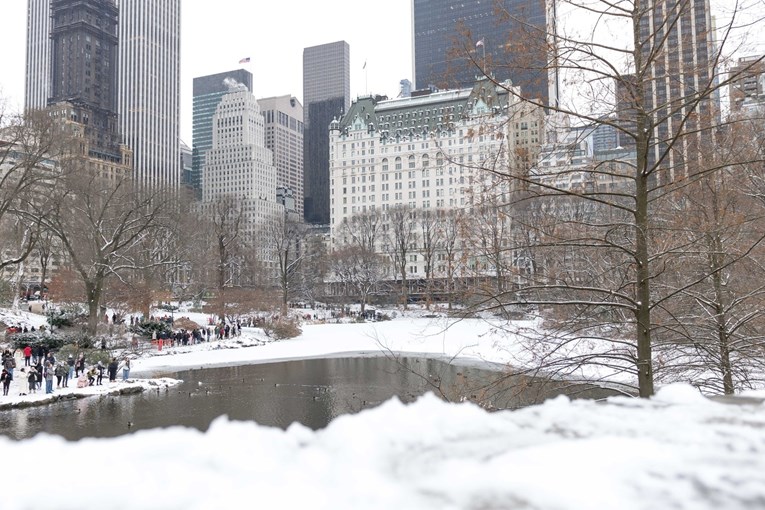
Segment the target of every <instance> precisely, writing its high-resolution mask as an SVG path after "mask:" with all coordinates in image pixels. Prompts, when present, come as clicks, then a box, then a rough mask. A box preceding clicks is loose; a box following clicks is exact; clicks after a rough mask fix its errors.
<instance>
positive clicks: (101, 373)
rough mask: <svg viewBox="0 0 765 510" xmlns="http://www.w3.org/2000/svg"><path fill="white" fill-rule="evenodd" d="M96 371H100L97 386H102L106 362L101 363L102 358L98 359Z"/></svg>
mask: <svg viewBox="0 0 765 510" xmlns="http://www.w3.org/2000/svg"><path fill="white" fill-rule="evenodd" d="M96 371H97V372H98V376H97V377H96V386H101V381H103V380H104V364H103V363H101V360H99V361H98V365H97V366H96Z"/></svg>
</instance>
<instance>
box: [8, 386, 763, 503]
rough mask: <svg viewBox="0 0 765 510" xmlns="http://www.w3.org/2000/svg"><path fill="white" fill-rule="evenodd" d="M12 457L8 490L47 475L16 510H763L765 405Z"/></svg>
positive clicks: (374, 412) (217, 436)
mask: <svg viewBox="0 0 765 510" xmlns="http://www.w3.org/2000/svg"><path fill="white" fill-rule="evenodd" d="M0 452H2V455H3V458H5V459H13V461H12V463H10V464H8V463H6V468H5V469H4V470H3V471H4V472H3V485H4V486H5V487H9V488H10V487H15V488H22V487H28V486H29V483H30V480H31V479H30V478H29V477H30V474H32V473H40V469H41V468H42V469H45V470H46V472H47V473H48V475H47V476H46V478H45V481H44V483H43V485H44V488H45V490H44V491H43V492H42V493H40V492H39V491H38V492H34V491H30V490H25V489H13V490H10V489H9V490H6V491H4V492H3V497H2V508H3V509H4V510H69V509H71V510H87V509H100V508H109V509H110V510H122V509H124V510H128V509H129V510H143V509H146V510H149V509H156V508H162V509H166V510H172V509H184V510H197V509H199V510H209V509H211V508H289V509H291V508H313V509H317V510H321V509H333V510H334V509H338V508H349V509H350V508H353V509H385V510H388V509H391V508H401V509H413V510H427V509H434V510H445V509H465V510H468V509H470V510H477V509H515V508H518V509H556V510H557V509H577V510H579V509H581V510H593V509H620V510H632V509H635V510H643V509H645V510H648V509H651V510H655V509H657V508H660V509H668V508H672V509H676V510H685V509H687V510H705V509H709V510H713V509H714V510H719V509H725V510H738V509H741V510H744V509H746V510H753V509H760V508H765V407H763V405H762V404H756V405H727V404H720V403H715V402H712V401H709V400H707V399H705V398H703V397H701V396H699V395H698V393H697V392H696V390H695V389H693V388H691V387H689V386H669V387H666V388H663V389H662V390H661V391H660V392H659V393H658V395H657V396H656V397H655V398H654V399H652V400H651V401H644V400H636V399H629V398H626V397H620V398H614V399H611V400H610V401H609V402H608V403H606V404H598V403H595V402H592V401H581V400H578V401H569V400H568V399H566V398H565V397H558V398H556V399H554V400H549V401H547V402H546V403H544V404H543V405H538V406H534V407H529V408H525V409H521V410H518V411H503V412H497V413H487V412H486V411H484V410H482V409H481V408H479V407H478V406H475V405H473V404H468V403H465V404H446V403H444V402H442V401H440V400H438V399H437V398H436V397H434V396H432V395H429V396H425V397H423V398H421V399H420V400H418V401H417V402H416V403H414V404H410V405H407V406H405V405H403V404H401V403H400V402H399V401H397V400H395V399H393V400H391V401H388V402H387V403H385V404H383V405H381V406H379V407H377V408H375V409H371V410H367V411H363V412H361V413H359V414H356V415H346V416H343V417H340V418H338V419H336V420H335V421H333V422H332V423H331V424H330V425H329V426H328V427H327V428H326V429H324V430H319V431H316V432H313V431H311V430H309V429H307V428H305V427H303V426H301V425H297V424H295V425H293V426H291V427H290V428H289V429H288V430H286V431H282V430H279V429H274V428H267V427H262V426H259V425H257V424H254V423H244V422H231V421H228V420H227V419H226V418H225V417H222V418H219V419H218V420H217V421H215V422H214V423H213V424H212V426H211V427H210V429H209V430H208V431H207V432H206V433H202V432H199V431H197V430H192V429H185V428H170V429H164V430H152V431H140V432H137V433H135V434H131V435H127V436H122V437H120V438H116V439H97V440H96V439H92V440H82V441H79V442H77V443H68V442H66V441H64V440H63V439H61V438H58V437H53V436H46V435H38V436H37V437H36V438H34V439H32V440H27V441H21V442H13V441H10V440H7V439H2V438H0ZM61 463H63V464H61ZM59 465H61V466H63V467H64V468H63V469H57V466H59Z"/></svg>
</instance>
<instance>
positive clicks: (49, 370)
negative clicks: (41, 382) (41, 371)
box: [45, 363, 54, 394]
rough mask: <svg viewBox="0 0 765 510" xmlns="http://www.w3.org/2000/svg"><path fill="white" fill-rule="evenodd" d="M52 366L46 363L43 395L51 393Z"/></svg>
mask: <svg viewBox="0 0 765 510" xmlns="http://www.w3.org/2000/svg"><path fill="white" fill-rule="evenodd" d="M53 376H54V372H53V365H51V364H50V363H48V364H47V365H45V393H46V394H48V393H53Z"/></svg>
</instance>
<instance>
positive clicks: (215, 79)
mask: <svg viewBox="0 0 765 510" xmlns="http://www.w3.org/2000/svg"><path fill="white" fill-rule="evenodd" d="M237 88H243V90H249V91H250V92H252V73H250V72H249V71H246V70H244V69H236V70H232V71H228V72H225V73H217V74H211V75H208V76H200V77H199V78H194V98H193V113H192V129H193V131H192V137H193V139H192V161H191V166H192V168H191V176H190V181H189V184H190V186H191V187H192V189H193V190H194V193H195V195H196V197H197V199H199V200H201V199H202V167H203V166H204V161H205V153H206V152H207V151H208V150H210V149H211V148H212V145H213V116H214V115H215V111H216V110H217V108H218V105H219V104H220V102H221V100H222V99H223V96H225V95H226V94H228V93H229V92H231V91H232V90H236V89H237Z"/></svg>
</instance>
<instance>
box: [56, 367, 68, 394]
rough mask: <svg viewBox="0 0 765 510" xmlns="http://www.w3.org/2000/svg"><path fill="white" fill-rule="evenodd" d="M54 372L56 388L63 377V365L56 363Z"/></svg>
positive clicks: (64, 369)
mask: <svg viewBox="0 0 765 510" xmlns="http://www.w3.org/2000/svg"><path fill="white" fill-rule="evenodd" d="M54 373H55V374H56V388H60V387H61V380H62V379H63V378H64V374H65V373H66V368H64V365H62V364H61V363H59V364H58V365H56V369H55V371H54Z"/></svg>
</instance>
